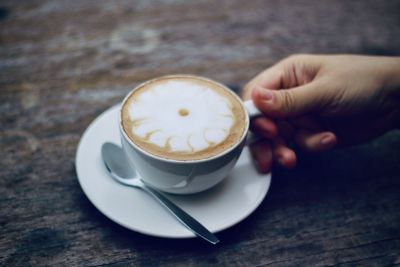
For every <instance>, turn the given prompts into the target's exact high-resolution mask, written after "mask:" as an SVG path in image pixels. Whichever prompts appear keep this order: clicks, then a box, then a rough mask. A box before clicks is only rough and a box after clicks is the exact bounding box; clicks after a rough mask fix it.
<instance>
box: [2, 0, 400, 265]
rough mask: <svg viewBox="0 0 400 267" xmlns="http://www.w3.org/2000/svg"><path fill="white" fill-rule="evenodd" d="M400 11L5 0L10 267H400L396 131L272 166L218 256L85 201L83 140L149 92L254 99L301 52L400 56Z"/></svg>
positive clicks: (317, 4) (5, 196) (397, 4)
mask: <svg viewBox="0 0 400 267" xmlns="http://www.w3.org/2000/svg"><path fill="white" fill-rule="evenodd" d="M399 11H400V1H372V0H371V1H346V0H341V1H312V0H308V1H285V0H282V1H239V0H235V1H210V0H202V1H193V2H188V1H178V0H176V1H166V0H164V1H147V0H141V1H123V0H117V1H69V0H63V1H61V0H60V1H50V0H49V1H33V0H32V1H1V2H0V23H1V24H0V25H1V26H0V113H1V116H0V151H1V152H0V153H1V160H0V265H2V266H30V265H38V266H74V265H82V266H93V265H111V266H127V265H133V266H136V265H142V266H157V265H165V266H176V265H180V266H206V265H217V266H221V265H233V266H339V265H340V266H342V265H343V266H385V265H399V264H400V179H399V178H400V177H399V176H400V175H399V174H400V149H399V148H400V133H399V132H391V133H389V134H387V135H385V136H383V137H382V138H380V139H377V140H375V141H373V142H371V143H369V144H365V145H362V146H358V147H353V148H348V149H342V150H336V151H333V152H328V153H324V154H322V155H319V156H312V155H302V156H301V159H300V162H299V165H298V167H297V168H295V169H294V170H291V171H286V170H282V169H279V168H276V169H275V170H274V172H273V181H272V187H271V189H270V192H269V193H268V195H267V197H266V199H265V200H264V201H263V203H262V204H261V206H260V207H259V208H258V209H257V210H256V212H254V213H253V214H252V215H251V216H250V217H249V218H247V219H246V220H245V221H243V222H241V223H240V224H238V225H236V226H234V227H232V228H230V229H229V230H226V231H224V232H221V233H219V234H218V236H219V237H220V239H221V240H222V242H221V244H219V245H217V246H211V245H208V244H206V243H205V242H203V241H201V240H197V239H191V240H168V239H159V238H155V237H148V236H145V235H141V234H138V233H135V232H132V231H129V230H126V229H124V228H122V227H121V226H119V225H117V224H115V223H113V222H111V221H110V220H109V219H107V218H106V217H105V216H103V215H102V214H101V213H100V212H99V211H97V209H96V208H95V207H94V206H93V205H92V204H91V203H90V202H89V200H88V199H87V198H86V196H85V195H84V193H83V192H82V190H81V188H80V186H79V184H78V180H77V176H76V173H75V169H74V157H75V153H76V148H77V144H78V142H79V140H80V137H81V134H82V133H83V131H84V130H85V128H86V127H87V126H88V124H89V123H90V122H91V121H92V120H93V119H94V118H96V116H98V115H99V114H100V113H101V112H102V111H103V110H105V109H107V108H108V107H109V106H111V105H113V104H115V103H118V102H119V101H121V99H122V98H123V96H124V95H125V94H126V93H127V92H128V91H129V90H130V89H131V88H132V87H133V86H135V85H137V84H138V83H139V82H142V81H144V80H147V79H149V78H152V77H155V76H159V75H163V74H171V73H191V74H198V75H203V76H207V77H210V78H213V79H216V80H218V81H221V82H225V83H230V84H238V85H243V84H245V83H246V82H247V81H248V80H249V79H251V78H252V77H253V76H254V75H256V74H257V73H258V72H260V71H261V70H263V69H264V68H266V67H268V66H270V65H271V64H273V63H274V62H276V61H277V60H279V59H281V58H283V57H285V56H287V55H289V54H292V53H299V52H307V53H363V54H385V55H393V54H399V53H400V12H399Z"/></svg>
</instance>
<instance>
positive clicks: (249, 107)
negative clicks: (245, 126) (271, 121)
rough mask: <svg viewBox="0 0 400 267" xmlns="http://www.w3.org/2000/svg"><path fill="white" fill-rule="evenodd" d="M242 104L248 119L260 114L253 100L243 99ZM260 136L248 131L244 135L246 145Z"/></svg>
mask: <svg viewBox="0 0 400 267" xmlns="http://www.w3.org/2000/svg"><path fill="white" fill-rule="evenodd" d="M243 104H244V107H245V109H246V111H247V114H248V115H249V118H250V119H251V118H254V117H257V116H260V115H262V113H261V111H260V110H259V109H258V108H256V106H255V105H254V103H253V100H247V101H244V103H243ZM260 138H261V136H259V135H257V134H254V133H252V132H249V133H248V134H247V137H246V146H248V145H251V144H252V143H254V142H256V141H257V140H259V139H260Z"/></svg>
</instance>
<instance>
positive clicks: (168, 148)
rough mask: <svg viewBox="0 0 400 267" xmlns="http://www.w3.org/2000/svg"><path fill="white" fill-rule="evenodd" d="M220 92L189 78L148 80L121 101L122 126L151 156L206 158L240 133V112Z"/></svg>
mask: <svg viewBox="0 0 400 267" xmlns="http://www.w3.org/2000/svg"><path fill="white" fill-rule="evenodd" d="M226 90H227V89H222V88H220V87H219V85H218V84H214V83H213V82H211V81H209V80H201V79H199V78H191V77H190V76H189V77H186V76H184V77H181V78H176V77H175V78H168V76H167V77H165V78H164V79H163V78H159V79H157V80H154V81H151V82H149V83H148V84H145V85H144V86H143V87H141V88H138V89H137V90H135V91H134V92H133V93H132V94H131V96H130V97H129V98H128V100H127V101H126V102H125V103H124V106H123V109H122V113H123V114H122V115H123V116H122V117H123V126H124V130H125V132H126V133H127V135H128V136H129V137H130V139H131V140H132V141H133V142H134V143H136V144H137V145H139V146H140V147H142V148H143V149H145V150H147V151H148V152H150V153H152V154H155V155H157V156H163V157H167V158H172V159H197V158H204V157H207V156H212V155H214V154H217V153H219V152H220V151H221V150H223V149H226V148H227V147H229V146H231V145H232V144H234V141H235V140H237V139H238V138H240V137H241V135H242V134H243V132H244V123H243V117H244V115H245V114H244V111H243V109H242V107H241V106H240V103H239V102H238V100H237V99H235V97H234V96H233V95H232V93H231V92H228V91H226ZM238 111H239V112H238ZM238 126H240V127H238ZM235 127H236V129H235Z"/></svg>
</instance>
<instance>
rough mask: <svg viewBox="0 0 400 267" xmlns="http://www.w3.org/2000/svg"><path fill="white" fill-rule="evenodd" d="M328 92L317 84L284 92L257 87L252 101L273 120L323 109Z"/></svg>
mask: <svg viewBox="0 0 400 267" xmlns="http://www.w3.org/2000/svg"><path fill="white" fill-rule="evenodd" d="M326 92H327V91H326V90H322V88H321V86H319V84H318V83H316V82H311V83H308V84H305V85H302V86H298V87H294V88H290V89H282V90H270V89H266V88H262V87H260V86H255V88H254V89H253V91H252V99H253V102H254V104H255V106H256V107H257V108H258V109H259V110H260V111H261V112H262V113H264V114H265V115H268V116H270V117H273V118H288V117H297V116H300V115H304V114H307V113H309V112H313V111H316V110H318V109H320V108H322V107H323V105H324V103H325V102H326V101H325V100H326V99H327V97H326Z"/></svg>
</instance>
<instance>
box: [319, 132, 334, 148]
mask: <svg viewBox="0 0 400 267" xmlns="http://www.w3.org/2000/svg"><path fill="white" fill-rule="evenodd" d="M320 142H321V145H324V146H325V145H329V144H331V142H332V136H330V135H325V136H323V137H322V138H321V141H320Z"/></svg>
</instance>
